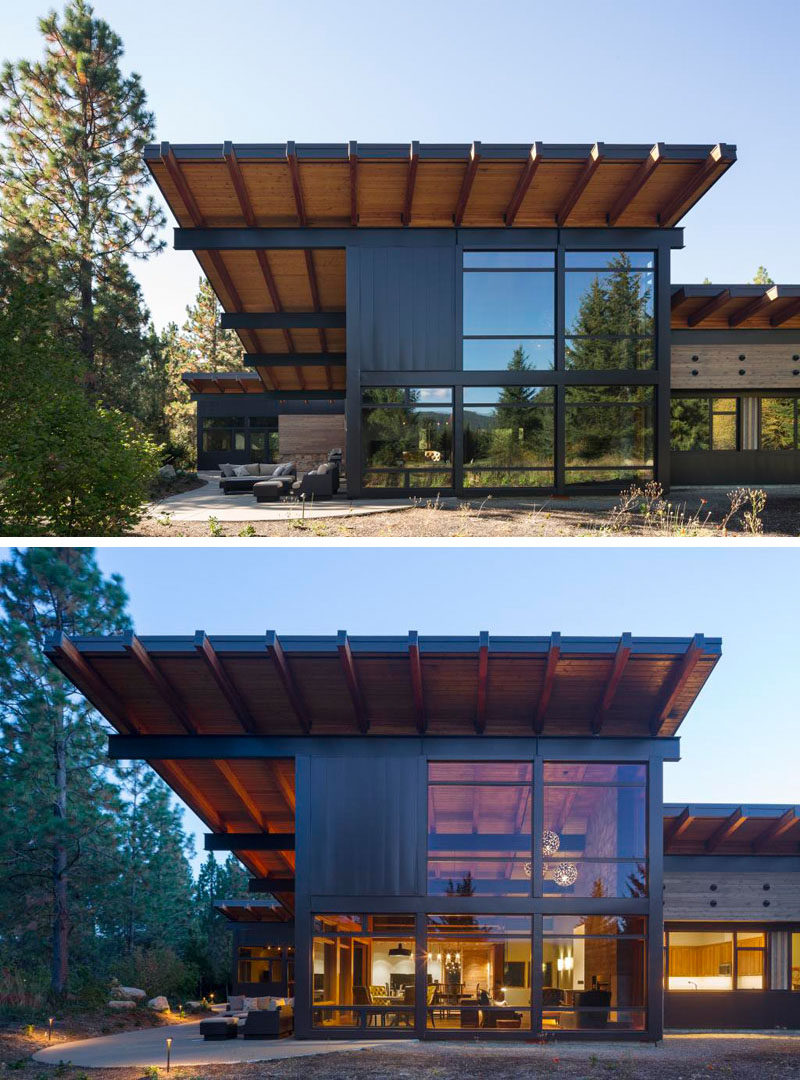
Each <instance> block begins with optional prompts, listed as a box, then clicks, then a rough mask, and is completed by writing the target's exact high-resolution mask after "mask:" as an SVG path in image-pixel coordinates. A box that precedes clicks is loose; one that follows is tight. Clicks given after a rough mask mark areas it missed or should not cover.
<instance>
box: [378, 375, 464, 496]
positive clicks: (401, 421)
mask: <svg viewBox="0 0 800 1080" xmlns="http://www.w3.org/2000/svg"><path fill="white" fill-rule="evenodd" d="M361 455H362V468H363V483H364V486H365V487H368V488H390V489H399V490H404V489H409V488H452V486H453V390H452V388H451V387H370V388H365V389H364V390H363V393H362V408H361Z"/></svg>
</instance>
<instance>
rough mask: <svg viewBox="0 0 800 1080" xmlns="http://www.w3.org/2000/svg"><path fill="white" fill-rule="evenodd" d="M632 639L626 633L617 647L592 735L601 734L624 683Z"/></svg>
mask: <svg viewBox="0 0 800 1080" xmlns="http://www.w3.org/2000/svg"><path fill="white" fill-rule="evenodd" d="M631 638H632V635H631V634H629V633H627V632H626V633H624V634H623V635H622V636H621V637H620V639H619V645H617V651H616V654H615V655H614V663H613V664H612V665H611V672H610V674H609V676H608V682H607V683H606V686H605V690H604V691H603V696H602V698H601V699H600V704H599V705H598V706H597V711H596V712H595V714H594V716H593V717H592V725H591V727H592V735H599V734H600V732H601V730H602V728H603V721H604V720H605V718H606V714H607V713H608V711H609V709H610V708H611V706H612V704H613V703H614V697H615V695H616V693H617V689H618V687H619V684H620V682H621V681H622V676H623V675H624V674H625V668H626V667H627V666H628V661H629V660H630V658H631V647H632V646H631Z"/></svg>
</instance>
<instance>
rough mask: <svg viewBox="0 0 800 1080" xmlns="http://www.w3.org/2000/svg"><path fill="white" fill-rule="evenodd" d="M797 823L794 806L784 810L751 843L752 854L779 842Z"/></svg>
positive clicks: (799, 817) (798, 817) (797, 817)
mask: <svg viewBox="0 0 800 1080" xmlns="http://www.w3.org/2000/svg"><path fill="white" fill-rule="evenodd" d="M798 821H800V816H798V813H797V807H796V806H790V807H789V808H788V809H787V810H784V812H783V813H782V814H781V816H780V817H779V818H778V819H777V820H776V821H773V822H770V824H769V825H767V827H766V828H765V829H764V830H763V832H761V833H760V835H759V836H757V837H756V838H755V840H754V841H753V851H754V853H755V854H758V853H759V852H761V851H764V849H765V848H767V847H769V845H770V844H771V843H774V842H775V841H776V840H780V839H781V838H782V837H783V836H784V835H785V834H786V833H787V832H788V831H789V830H790V829H792V828H793V827H794V826H795V825H796V824H797V822H798Z"/></svg>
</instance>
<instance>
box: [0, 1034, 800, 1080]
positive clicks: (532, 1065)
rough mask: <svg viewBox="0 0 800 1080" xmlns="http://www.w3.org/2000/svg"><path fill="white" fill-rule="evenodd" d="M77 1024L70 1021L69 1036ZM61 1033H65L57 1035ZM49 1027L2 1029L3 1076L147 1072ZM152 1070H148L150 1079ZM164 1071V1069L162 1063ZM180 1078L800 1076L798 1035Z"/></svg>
mask: <svg viewBox="0 0 800 1080" xmlns="http://www.w3.org/2000/svg"><path fill="white" fill-rule="evenodd" d="M77 1034H78V1032H77V1031H76V1030H72V1031H71V1032H70V1036H69V1037H70V1038H75V1037H76V1035H77ZM63 1037H64V1036H63V1035H62V1036H61V1038H63ZM44 1042H46V1035H45V1034H44V1033H40V1034H38V1035H35V1036H33V1037H29V1036H25V1035H23V1034H21V1033H20V1032H18V1031H14V1032H12V1031H10V1030H6V1031H4V1032H0V1075H7V1076H9V1080H10V1077H11V1075H12V1073H13V1074H14V1075H20V1076H21V1077H23V1078H24V1077H25V1076H27V1077H29V1078H30V1080H50V1078H51V1077H62V1078H63V1080H87V1077H88V1078H90V1080H142V1078H144V1075H145V1072H144V1070H142V1069H129V1068H126V1069H91V1070H89V1072H88V1073H87V1072H86V1071H85V1070H82V1069H75V1068H73V1067H71V1066H69V1065H60V1066H48V1065H42V1064H40V1063H39V1062H35V1061H31V1060H30V1054H32V1053H33V1052H35V1051H36V1050H37V1049H38V1048H39V1047H40V1046H41V1045H42V1044H43V1043H44ZM154 1075H155V1074H154V1073H148V1077H147V1080H149V1078H150V1076H154ZM158 1075H159V1076H160V1077H166V1075H167V1073H166V1070H165V1069H159V1070H158ZM169 1075H170V1076H171V1077H175V1080H539V1078H541V1077H570V1078H581V1080H597V1078H600V1077H603V1078H606V1080H608V1078H609V1077H619V1078H620V1080H698V1078H699V1077H707V1076H714V1075H716V1076H721V1077H740V1078H742V1080H797V1078H799V1077H800V1035H789V1034H777V1033H776V1034H770V1035H764V1036H759V1035H730V1036H728V1035H724V1036H723V1035H712V1036H705V1035H693V1036H668V1037H667V1038H666V1039H665V1040H664V1042H663V1043H661V1044H659V1045H658V1046H653V1045H651V1044H647V1043H634V1044H620V1043H609V1044H593V1045H585V1044H582V1045H578V1044H575V1043H572V1044H570V1043H556V1042H553V1041H549V1042H545V1043H538V1044H537V1043H524V1042H521V1043H516V1042H514V1043H509V1044H503V1045H499V1044H487V1043H478V1042H447V1043H408V1044H405V1045H397V1044H394V1045H392V1046H386V1047H385V1048H384V1047H380V1048H374V1049H372V1048H371V1049H364V1050H358V1051H353V1052H350V1051H345V1052H342V1053H336V1054H318V1055H312V1056H309V1057H302V1058H295V1059H291V1060H286V1061H275V1062H262V1063H253V1064H240V1065H235V1066H232V1065H210V1066H207V1067H198V1066H192V1067H191V1068H174V1069H172V1070H171V1072H170V1074H169Z"/></svg>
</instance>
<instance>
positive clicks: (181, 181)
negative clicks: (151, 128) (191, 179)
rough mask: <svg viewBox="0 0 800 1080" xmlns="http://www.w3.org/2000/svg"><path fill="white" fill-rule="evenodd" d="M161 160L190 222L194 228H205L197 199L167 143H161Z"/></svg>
mask: <svg viewBox="0 0 800 1080" xmlns="http://www.w3.org/2000/svg"><path fill="white" fill-rule="evenodd" d="M161 162H162V164H163V165H164V167H165V168H166V170H167V175H168V176H169V178H170V180H171V181H172V183H173V184H174V185H175V188H176V190H177V192H178V195H180V198H181V202H182V203H183V205H184V206H185V207H186V211H187V213H188V214H189V217H190V218H191V219H192V224H193V225H194V227H195V228H196V229H202V228H205V224H206V222H205V218H204V217H203V215H202V213H201V211H200V207H199V206H198V205H197V200H196V199H195V197H194V195H193V194H192V191H191V189H190V187H189V185H188V184H187V182H186V177H185V176H184V175H183V171H182V170H181V167H180V165H179V164H178V159H177V158H176V157H175V151H174V150H173V149H172V147H171V146H170V145H169V143H162V144H161Z"/></svg>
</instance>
